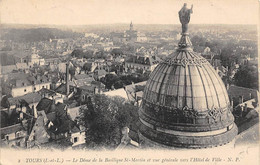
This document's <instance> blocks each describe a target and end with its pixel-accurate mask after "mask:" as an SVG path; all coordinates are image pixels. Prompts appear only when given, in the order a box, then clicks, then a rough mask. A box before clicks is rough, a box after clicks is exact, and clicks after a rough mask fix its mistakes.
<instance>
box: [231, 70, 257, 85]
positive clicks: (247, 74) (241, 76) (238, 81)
mask: <svg viewBox="0 0 260 165" xmlns="http://www.w3.org/2000/svg"><path fill="white" fill-rule="evenodd" d="M234 81H235V85H237V86H242V87H246V88H254V89H258V72H257V67H254V66H248V65H244V66H240V67H239V69H238V71H237V73H236V74H235V76H234Z"/></svg>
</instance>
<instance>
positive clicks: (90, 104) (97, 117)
mask: <svg viewBox="0 0 260 165" xmlns="http://www.w3.org/2000/svg"><path fill="white" fill-rule="evenodd" d="M129 109H134V106H133V105H130V104H124V99H123V98H120V97H115V98H108V97H107V96H105V95H94V96H93V97H92V98H91V97H88V99H87V104H86V106H83V107H82V108H81V109H80V119H79V121H80V123H82V124H83V125H84V126H85V128H86V144H87V146H88V147H91V148H100V147H105V148H109V149H113V148H115V147H117V146H118V145H119V144H120V140H121V137H122V134H121V129H122V128H123V127H125V126H128V125H129V124H130V120H131V119H132V118H133V117H131V116H130V111H128V110H129Z"/></svg>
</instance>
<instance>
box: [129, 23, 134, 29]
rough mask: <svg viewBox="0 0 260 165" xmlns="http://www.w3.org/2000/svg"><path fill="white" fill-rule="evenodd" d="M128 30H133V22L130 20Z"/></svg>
mask: <svg viewBox="0 0 260 165" xmlns="http://www.w3.org/2000/svg"><path fill="white" fill-rule="evenodd" d="M129 30H130V31H133V30H134V26H133V23H132V21H131V23H130V29H129Z"/></svg>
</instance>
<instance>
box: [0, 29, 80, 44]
mask: <svg viewBox="0 0 260 165" xmlns="http://www.w3.org/2000/svg"><path fill="white" fill-rule="evenodd" d="M2 33H3V34H2V35H1V39H2V40H12V41H14V42H39V41H48V40H50V39H55V38H58V39H64V38H76V37H80V36H81V34H80V33H76V32H72V31H62V30H59V29H55V28H35V29H5V30H4V31H3V32H2Z"/></svg>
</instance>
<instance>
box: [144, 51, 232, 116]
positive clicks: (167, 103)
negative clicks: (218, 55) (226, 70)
mask: <svg viewBox="0 0 260 165" xmlns="http://www.w3.org/2000/svg"><path fill="white" fill-rule="evenodd" d="M143 102H144V103H151V104H156V105H158V106H163V107H170V108H171V109H174V108H175V109H176V108H178V109H183V108H184V107H187V108H189V109H193V110H194V111H197V112H203V111H207V110H209V109H214V108H216V109H225V108H229V98H228V95H227V91H226V88H225V86H224V84H223V82H222V80H221V78H220V77H219V75H218V73H217V72H216V71H215V69H214V68H213V67H212V66H211V64H210V63H209V62H208V61H207V60H206V59H204V58H203V57H202V56H200V55H198V54H197V53H195V52H193V51H192V50H177V51H176V53H174V54H172V55H170V57H169V58H167V59H166V60H164V61H163V62H162V63H160V64H159V65H158V66H157V67H156V68H155V70H154V71H153V72H152V73H151V75H150V78H149V80H148V81H147V84H146V88H145V90H144V95H143Z"/></svg>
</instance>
